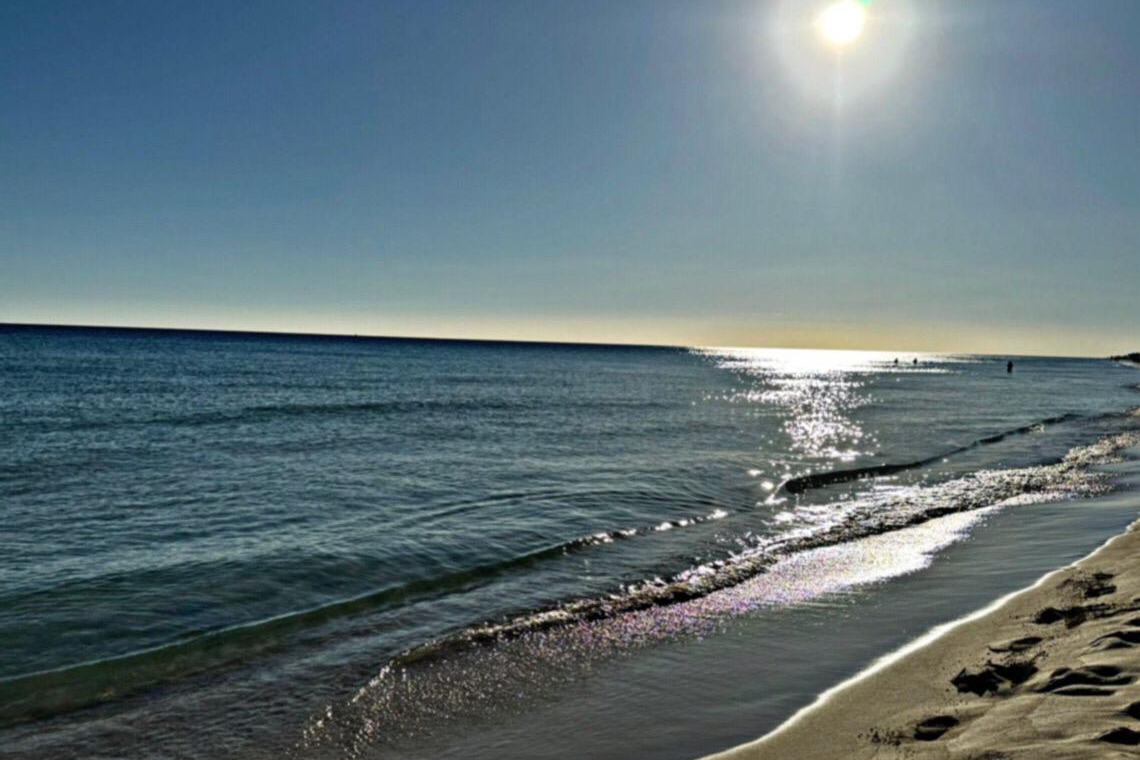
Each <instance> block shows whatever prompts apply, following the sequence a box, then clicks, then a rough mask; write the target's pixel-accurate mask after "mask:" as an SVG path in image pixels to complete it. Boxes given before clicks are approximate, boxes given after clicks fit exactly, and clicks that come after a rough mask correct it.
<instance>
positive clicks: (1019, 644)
mask: <svg viewBox="0 0 1140 760" xmlns="http://www.w3.org/2000/svg"><path fill="white" fill-rule="evenodd" d="M1040 643H1041V637H1040V636H1026V637H1025V638H1021V639H1014V640H1013V641H1005V642H1002V643H1000V644H990V645H989V650H990V651H991V652H1024V651H1025V650H1027V649H1032V648H1033V647H1035V646H1037V645H1038V644H1040Z"/></svg>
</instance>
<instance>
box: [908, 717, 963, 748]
mask: <svg viewBox="0 0 1140 760" xmlns="http://www.w3.org/2000/svg"><path fill="white" fill-rule="evenodd" d="M956 725H958V719H957V718H955V717H954V716H953V715H935V716H934V717H933V718H927V719H926V720H924V721H922V722H921V723H919V724H918V725H917V726H915V727H914V738H915V739H917V740H918V741H920V742H932V741H934V740H935V739H938V738H940V737H941V736H942V734H944V733H946V732H947V731H949V730H950V729H952V728H954V726H956Z"/></svg>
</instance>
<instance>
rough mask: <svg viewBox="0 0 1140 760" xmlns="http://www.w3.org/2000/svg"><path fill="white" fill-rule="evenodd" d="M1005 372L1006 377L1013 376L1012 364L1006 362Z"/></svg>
mask: <svg viewBox="0 0 1140 760" xmlns="http://www.w3.org/2000/svg"><path fill="white" fill-rule="evenodd" d="M1005 372H1006V374H1007V375H1012V374H1013V362H1006V363H1005Z"/></svg>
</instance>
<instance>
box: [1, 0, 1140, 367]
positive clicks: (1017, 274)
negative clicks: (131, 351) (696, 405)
mask: <svg viewBox="0 0 1140 760" xmlns="http://www.w3.org/2000/svg"><path fill="white" fill-rule="evenodd" d="M819 6H820V3H818V2H812V1H811V0H770V1H765V0H751V1H749V2H744V1H743V0H703V1H702V2H693V1H692V0H565V1H563V2H535V1H534V0H510V1H507V0H478V1H475V0H456V1H454V2H452V1H442V0H388V1H383V0H370V1H369V2H356V1H349V2H294V1H293V0H273V1H272V2H244V3H231V2H225V3H223V2H167V1H165V0H148V1H147V2H115V1H107V2H97V3H92V2H56V3H44V2H25V1H22V0H9V1H8V2H5V3H4V4H3V6H0V50H3V54H2V55H0V114H2V116H0V176H2V178H3V181H2V182H0V270H2V271H0V322H46V323H67V324H105V325H106V324H118V325H140V326H172V327H207V328H229V329H260V330H287V331H306V332H338V333H359V334H377V335H422V336H441V337H444V336H447V337H477V338H519V339H545V340H583V341H602V342H648V343H668V344H699V345H741V346H743V345H754V346H804V347H834V348H883V349H897V350H907V349H909V350H924V349H925V350H952V351H978V352H996V353H1019V354H1031V353H1043V354H1067V355H1101V354H1106V353H1111V352H1118V351H1125V350H1137V349H1140V344H1138V341H1140V336H1138V335H1137V327H1140V3H1137V2H1135V0H1092V1H1090V2H1087V3H1073V2H1062V1H1061V0H986V1H985V2H980V1H977V0H962V1H961V2H953V1H951V0H873V2H871V3H870V5H869V8H870V12H871V16H870V20H869V23H868V25H867V28H866V31H865V33H864V34H863V36H862V38H860V39H859V40H858V41H857V43H856V44H855V45H852V46H851V47H850V48H847V49H845V50H843V51H842V52H838V51H836V50H835V49H834V48H832V47H829V46H828V45H827V44H825V42H824V41H823V40H822V39H820V37H819V35H818V34H817V30H815V29H814V28H813V27H812V23H811V22H812V19H813V14H814V13H815V12H816V11H817V9H818V8H819Z"/></svg>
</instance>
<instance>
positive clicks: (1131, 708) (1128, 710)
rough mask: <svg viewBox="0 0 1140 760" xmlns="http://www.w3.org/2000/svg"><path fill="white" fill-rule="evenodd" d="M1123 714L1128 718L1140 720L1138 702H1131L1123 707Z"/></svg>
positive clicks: (1139, 705)
mask: <svg viewBox="0 0 1140 760" xmlns="http://www.w3.org/2000/svg"><path fill="white" fill-rule="evenodd" d="M1124 714H1125V715H1127V716H1128V717H1129V718H1134V719H1136V720H1140V702H1133V703H1132V704H1130V705H1128V707H1125V708H1124Z"/></svg>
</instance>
